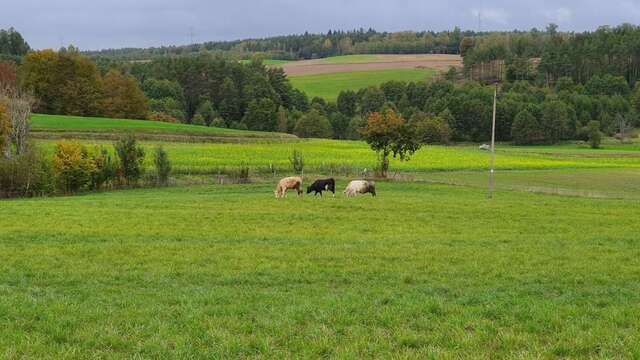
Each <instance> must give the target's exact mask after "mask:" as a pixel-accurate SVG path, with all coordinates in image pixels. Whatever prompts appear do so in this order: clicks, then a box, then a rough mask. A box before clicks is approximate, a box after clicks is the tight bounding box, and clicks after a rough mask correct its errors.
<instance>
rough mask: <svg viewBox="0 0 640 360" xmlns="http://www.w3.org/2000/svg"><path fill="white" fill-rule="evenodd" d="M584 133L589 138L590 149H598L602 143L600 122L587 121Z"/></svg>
mask: <svg viewBox="0 0 640 360" xmlns="http://www.w3.org/2000/svg"><path fill="white" fill-rule="evenodd" d="M586 130H587V131H586V133H587V135H588V136H589V145H591V148H592V149H597V148H599V147H600V142H601V141H602V132H600V122H599V121H595V120H593V121H589V123H588V124H587V128H586Z"/></svg>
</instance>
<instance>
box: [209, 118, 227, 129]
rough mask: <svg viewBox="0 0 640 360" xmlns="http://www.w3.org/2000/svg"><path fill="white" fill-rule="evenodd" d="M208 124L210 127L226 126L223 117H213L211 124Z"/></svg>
mask: <svg viewBox="0 0 640 360" xmlns="http://www.w3.org/2000/svg"><path fill="white" fill-rule="evenodd" d="M209 126H211V127H217V128H226V127H227V123H226V122H224V119H223V118H219V117H217V118H215V119H213V121H212V122H211V124H209Z"/></svg>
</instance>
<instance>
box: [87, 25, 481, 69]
mask: <svg viewBox="0 0 640 360" xmlns="http://www.w3.org/2000/svg"><path fill="white" fill-rule="evenodd" d="M475 34H476V33H475V32H473V31H464V32H463V31H462V30H460V29H459V28H457V27H456V28H455V29H454V30H452V31H439V32H436V31H417V32H416V31H402V32H378V31H376V30H374V29H368V30H365V29H356V30H350V31H343V30H329V31H328V32H326V33H320V34H311V33H308V32H305V33H304V34H297V35H283V36H274V37H268V38H263V39H246V40H234V41H218V42H205V43H202V44H191V45H185V46H163V47H152V48H143V49H140V48H124V49H105V50H99V51H90V52H87V53H86V54H87V55H88V56H90V57H92V58H95V59H103V60H99V61H106V60H104V59H112V60H114V59H117V60H149V59H153V58H156V57H165V56H185V55H197V54H201V53H213V54H226V55H231V56H234V57H236V58H250V57H251V55H252V54H261V55H262V56H263V57H264V58H272V59H281V60H301V59H314V58H323V57H329V56H337V55H349V54H425V53H438V54H458V53H459V49H460V42H461V40H462V38H463V37H464V36H468V37H471V36H475Z"/></svg>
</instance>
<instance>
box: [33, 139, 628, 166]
mask: <svg viewBox="0 0 640 360" xmlns="http://www.w3.org/2000/svg"><path fill="white" fill-rule="evenodd" d="M83 142H84V143H85V144H87V145H88V146H90V147H93V146H101V145H102V146H106V147H110V145H111V142H105V141H90V140H84V141H83ZM55 143H56V141H54V140H44V141H41V142H40V144H42V146H43V148H45V149H46V150H47V151H49V152H51V151H53V147H54V145H55ZM157 145H162V146H163V147H164V148H165V149H166V150H167V152H168V153H169V157H170V159H171V161H172V163H173V167H174V169H175V171H176V172H177V173H179V174H212V173H215V172H216V171H224V170H225V169H226V170H231V169H234V168H237V167H238V166H240V165H241V164H242V165H245V166H248V167H250V170H251V171H252V172H254V173H263V174H264V173H269V172H270V171H271V169H272V168H275V169H276V170H278V172H279V173H280V174H284V173H286V172H287V171H290V164H289V157H290V156H291V152H292V151H293V150H294V149H296V150H299V151H301V152H302V154H303V156H304V158H305V164H306V170H307V171H308V172H309V173H311V174H325V175H328V174H334V175H340V174H343V175H357V174H361V173H362V172H363V171H364V170H365V169H367V170H368V171H371V169H373V167H374V166H375V162H376V156H375V153H373V152H372V151H371V150H370V149H369V147H368V146H367V145H366V144H365V143H364V142H360V141H335V140H317V139H312V140H299V141H295V142H249V143H237V144H236V143H179V142H143V146H144V147H145V148H147V150H148V151H147V152H148V153H151V150H152V149H153V148H154V147H155V146H157ZM614 149H615V148H614V147H611V150H609V151H606V150H591V149H587V148H584V149H583V148H578V147H577V146H575V145H571V144H569V145H566V149H565V146H556V147H554V148H546V149H541V150H538V149H536V147H516V146H508V145H503V146H499V147H498V152H497V155H496V168H497V169H499V170H544V169H567V170H571V169H599V168H600V169H602V168H605V169H612V168H631V169H640V152H637V151H630V150H614ZM146 160H147V166H148V167H151V166H152V159H151V157H147V159H146ZM488 164H489V153H488V152H486V151H481V150H478V148H477V146H474V145H469V146H449V147H447V146H427V147H424V148H422V149H421V150H419V151H418V152H417V153H416V154H415V155H414V156H413V157H412V158H411V160H410V161H408V162H400V161H399V160H393V159H392V161H391V170H392V171H402V172H417V173H421V172H434V171H444V172H448V171H461V170H472V171H480V170H486V169H487V166H488Z"/></svg>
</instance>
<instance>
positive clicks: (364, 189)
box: [344, 180, 376, 197]
mask: <svg viewBox="0 0 640 360" xmlns="http://www.w3.org/2000/svg"><path fill="white" fill-rule="evenodd" d="M366 193H370V194H371V195H372V196H376V184H375V183H374V182H373V181H367V180H354V181H352V182H350V183H349V185H347V188H346V189H344V194H345V195H346V196H347V197H353V196H356V195H358V194H366Z"/></svg>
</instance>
